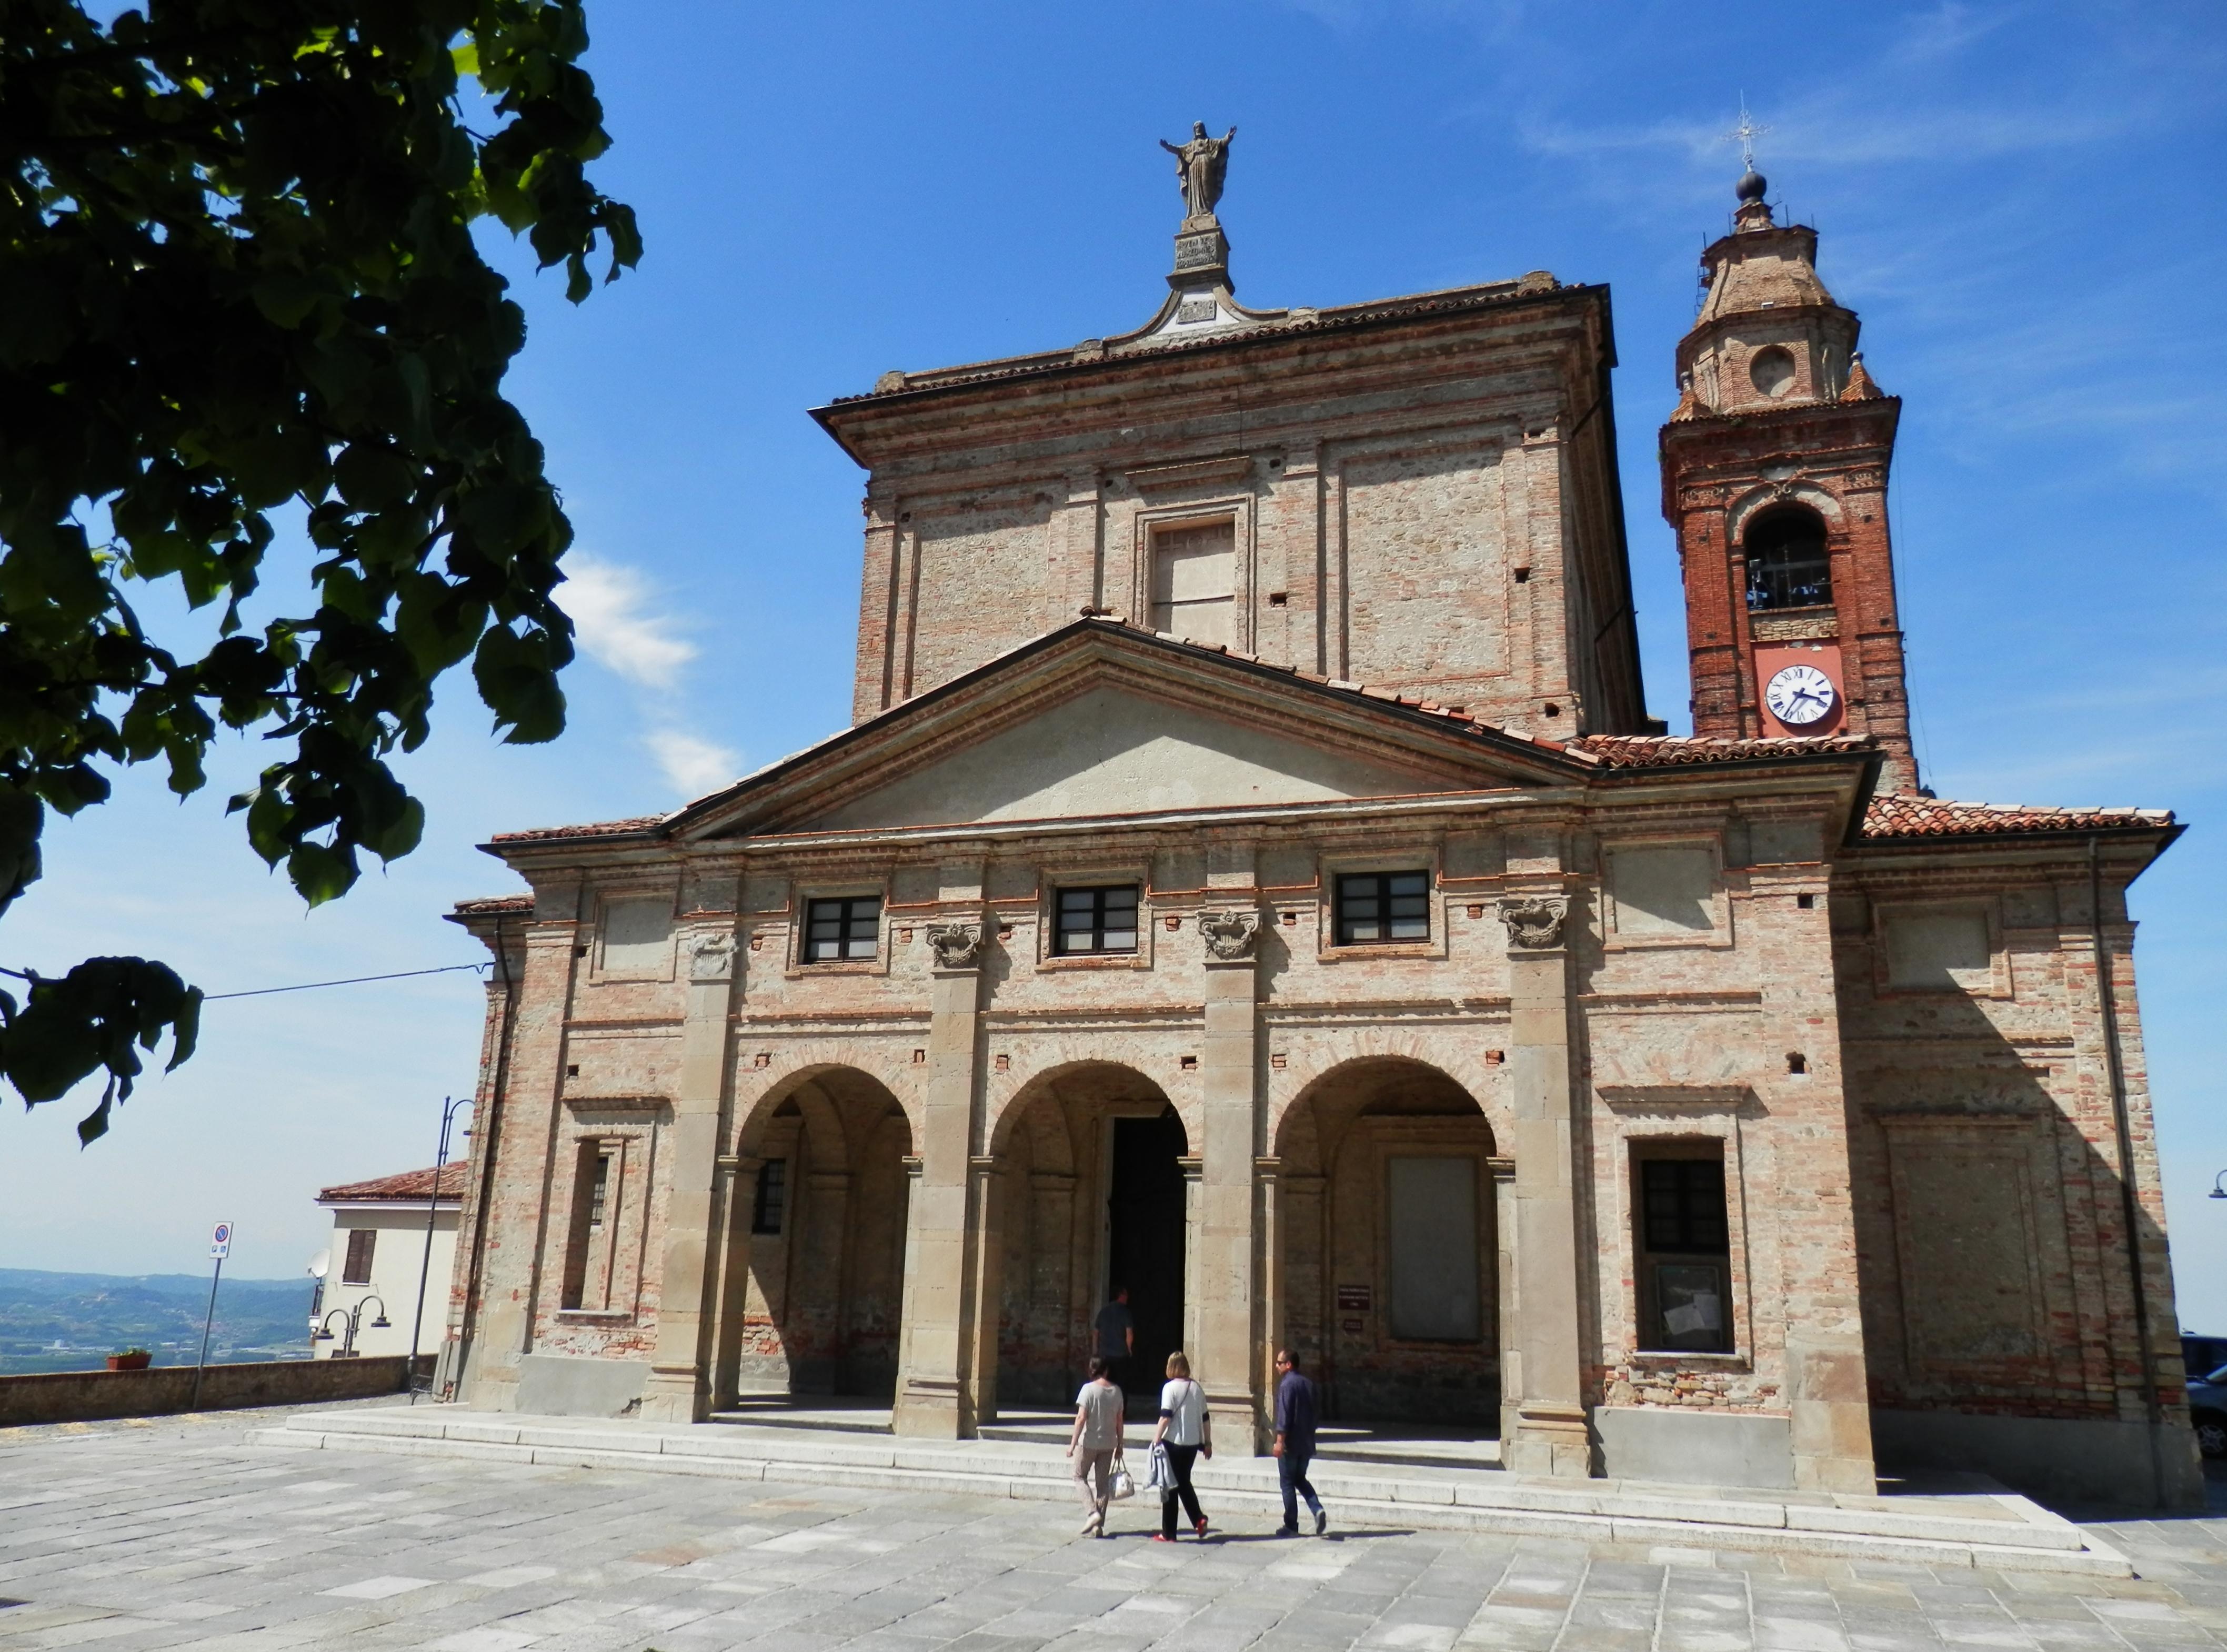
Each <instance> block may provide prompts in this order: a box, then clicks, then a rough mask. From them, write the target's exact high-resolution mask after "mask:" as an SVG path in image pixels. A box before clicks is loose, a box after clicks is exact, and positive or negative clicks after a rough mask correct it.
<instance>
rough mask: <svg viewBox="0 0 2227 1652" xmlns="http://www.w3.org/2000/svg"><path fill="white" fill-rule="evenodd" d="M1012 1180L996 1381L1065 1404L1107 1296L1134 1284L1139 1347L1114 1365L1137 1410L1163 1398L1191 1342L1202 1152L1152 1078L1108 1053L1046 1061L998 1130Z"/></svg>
mask: <svg viewBox="0 0 2227 1652" xmlns="http://www.w3.org/2000/svg"><path fill="white" fill-rule="evenodd" d="M992 1149H993V1151H995V1153H996V1154H997V1156H998V1159H999V1167H1000V1170H1001V1171H1002V1178H1003V1182H1004V1188H1005V1194H1004V1221H1003V1223H1002V1233H1001V1234H1000V1241H1001V1260H1002V1266H1001V1267H1000V1269H999V1277H1000V1280H1001V1289H1000V1291H999V1320H998V1343H997V1360H998V1373H997V1387H996V1394H997V1396H998V1401H999V1405H1000V1406H1048V1407H1060V1406H1066V1405H1068V1404H1069V1402H1070V1401H1071V1400H1072V1399H1073V1397H1074V1394H1075V1387H1076V1385H1077V1384H1078V1383H1080V1382H1081V1381H1082V1376H1083V1371H1084V1367H1085V1365H1086V1363H1087V1362H1088V1360H1089V1357H1090V1355H1091V1353H1092V1352H1093V1347H1092V1331H1093V1327H1094V1322H1095V1319H1096V1317H1097V1313H1098V1311H1099V1309H1100V1308H1101V1306H1102V1305H1103V1304H1105V1303H1106V1302H1107V1300H1108V1298H1110V1296H1111V1294H1112V1292H1114V1290H1116V1289H1119V1288H1120V1287H1123V1286H1126V1287H1127V1289H1128V1291H1129V1293H1130V1304H1129V1305H1130V1312H1131V1315H1132V1317H1133V1319H1134V1320H1135V1323H1136V1353H1135V1355H1134V1356H1133V1358H1131V1359H1130V1360H1128V1361H1127V1362H1126V1363H1125V1364H1124V1366H1123V1367H1121V1368H1119V1369H1118V1370H1117V1375H1118V1376H1119V1379H1120V1382H1121V1385H1122V1387H1124V1388H1126V1390H1127V1391H1128V1394H1129V1400H1130V1406H1131V1409H1132V1410H1133V1411H1141V1410H1143V1409H1146V1408H1149V1407H1150V1406H1152V1405H1153V1404H1154V1403H1156V1401H1157V1396H1158V1392H1159V1379H1160V1375H1161V1373H1162V1371H1163V1370H1164V1369H1165V1364H1166V1361H1167V1356H1168V1355H1169V1354H1170V1353H1171V1352H1172V1351H1173V1350H1174V1349H1177V1348H1181V1347H1183V1346H1184V1339H1185V1336H1186V1329H1185V1327H1186V1313H1187V1311H1188V1307H1189V1300H1190V1291H1189V1288H1188V1284H1187V1279H1186V1274H1187V1263H1188V1260H1189V1259H1188V1251H1187V1240H1188V1229H1189V1227H1190V1190H1191V1188H1192V1187H1193V1186H1194V1185H1195V1182H1196V1177H1195V1176H1194V1174H1193V1172H1194V1170H1195V1169H1196V1161H1195V1160H1193V1159H1192V1158H1190V1137H1189V1134H1188V1132H1186V1131H1185V1130H1184V1125H1183V1121H1182V1119H1180V1118H1178V1117H1177V1113H1176V1110H1175V1108H1174V1107H1173V1106H1172V1105H1171V1103H1170V1102H1169V1100H1168V1098H1167V1095H1166V1094H1165V1092H1164V1091H1162V1090H1161V1088H1159V1086H1158V1085H1157V1084H1155V1083H1153V1082H1152V1080H1150V1079H1148V1078H1146V1077H1145V1075H1143V1074H1142V1073H1139V1072H1138V1071H1137V1070H1136V1069H1135V1068H1130V1067H1125V1066H1122V1065H1120V1063H1118V1062H1078V1063H1075V1064H1074V1065H1071V1066H1067V1067H1062V1068H1055V1069H1053V1070H1052V1071H1050V1072H1048V1073H1043V1074H1040V1075H1037V1077H1036V1078H1034V1079H1032V1080H1031V1081H1030V1082H1029V1083H1028V1084H1027V1085H1026V1086H1024V1088H1022V1089H1021V1090H1020V1092H1019V1093H1018V1094H1016V1095H1015V1096H1014V1098H1013V1100H1012V1101H1011V1104H1009V1105H1008V1106H1007V1107H1006V1108H1005V1111H1004V1113H1003V1115H1002V1118H1001V1119H1000V1124H999V1132H998V1139H996V1140H995V1141H994V1142H993V1143H992Z"/></svg>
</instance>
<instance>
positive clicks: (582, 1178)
mask: <svg viewBox="0 0 2227 1652" xmlns="http://www.w3.org/2000/svg"><path fill="white" fill-rule="evenodd" d="M618 1158H619V1144H617V1143H616V1142H609V1141H584V1142H582V1143H581V1144H580V1145H579V1157H578V1158H577V1160H576V1161H575V1162H574V1166H573V1173H572V1174H573V1181H572V1221H571V1232H570V1233H569V1234H568V1235H567V1242H566V1244H565V1281H564V1289H563V1293H562V1294H561V1295H560V1296H559V1297H558V1299H557V1304H558V1307H560V1308H575V1309H578V1308H586V1309H601V1308H603V1307H605V1306H607V1305H608V1304H609V1298H610V1272H611V1246H610V1240H611V1231H610V1230H611V1223H612V1221H613V1220H614V1219H615V1218H616V1215H617V1211H616V1207H615V1204H614V1200H615V1198H616V1194H617V1192H618V1177H619V1170H618Z"/></svg>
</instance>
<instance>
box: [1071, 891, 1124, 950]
mask: <svg viewBox="0 0 2227 1652" xmlns="http://www.w3.org/2000/svg"><path fill="white" fill-rule="evenodd" d="M1052 947H1053V950H1054V951H1056V952H1057V953H1059V954H1062V955H1066V954H1075V953H1123V952H1134V951H1136V950H1137V886H1136V885H1135V884H1134V883H1115V884H1109V885H1107V887H1105V888H1102V889H1063V890H1060V892H1059V912H1058V921H1057V924H1056V927H1055V928H1054V929H1053V932H1052Z"/></svg>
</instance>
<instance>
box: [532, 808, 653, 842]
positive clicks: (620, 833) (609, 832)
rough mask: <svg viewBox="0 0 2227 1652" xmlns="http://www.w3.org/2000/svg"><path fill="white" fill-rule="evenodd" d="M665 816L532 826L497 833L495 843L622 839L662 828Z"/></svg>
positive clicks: (638, 816) (646, 815)
mask: <svg viewBox="0 0 2227 1652" xmlns="http://www.w3.org/2000/svg"><path fill="white" fill-rule="evenodd" d="M666 820H667V816H665V815H662V814H637V815H635V816H634V817H633V818H632V819H631V820H597V821H595V822H592V823H591V824H590V825H587V826H533V827H530V828H528V829H527V830H526V831H524V832H496V833H495V837H494V838H493V839H492V841H493V842H495V843H539V842H540V841H542V840H543V839H547V838H624V837H630V836H632V835H633V834H634V833H635V832H648V831H651V830H653V829H654V828H655V827H657V826H662V825H663V824H664V823H665V821H666Z"/></svg>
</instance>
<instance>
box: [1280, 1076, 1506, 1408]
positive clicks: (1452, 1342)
mask: <svg viewBox="0 0 2227 1652" xmlns="http://www.w3.org/2000/svg"><path fill="white" fill-rule="evenodd" d="M1276 1151H1277V1156H1278V1158H1279V1164H1280V1167H1281V1168H1280V1171H1279V1180H1280V1184H1281V1188H1282V1190H1283V1195H1284V1197H1285V1199H1286V1209H1287V1210H1288V1216H1287V1218H1286V1221H1284V1222H1283V1223H1282V1224H1281V1226H1282V1229H1283V1242H1282V1250H1283V1257H1282V1261H1283V1282H1284V1294H1285V1307H1284V1336H1285V1338H1286V1340H1287V1341H1288V1342H1289V1343H1292V1344H1293V1345H1295V1346H1296V1347H1298V1348H1299V1349H1302V1350H1303V1351H1304V1352H1303V1357H1305V1356H1307V1355H1311V1357H1312V1359H1313V1362H1314V1375H1315V1377H1316V1379H1317V1381H1318V1382H1319V1383H1320V1384H1321V1385H1322V1387H1324V1391H1325V1392H1324V1401H1325V1408H1326V1409H1327V1410H1328V1412H1329V1413H1330V1415H1331V1416H1333V1417H1336V1418H1338V1419H1342V1420H1345V1421H1355V1422H1358V1421H1388V1422H1390V1421H1396V1422H1412V1423H1433V1424H1443V1425H1454V1426H1466V1427H1473V1428H1476V1429H1477V1430H1478V1431H1480V1432H1483V1433H1486V1434H1490V1433H1496V1432H1498V1429H1499V1413H1500V1354H1499V1349H1500V1330H1499V1294H1500V1293H1499V1291H1498V1289H1497V1281H1496V1274H1497V1272H1498V1269H1497V1266H1496V1258H1497V1252H1498V1245H1497V1241H1496V1224H1495V1221H1494V1215H1495V1212H1494V1208H1493V1200H1494V1189H1495V1182H1494V1167H1493V1161H1494V1153H1495V1143H1494V1139H1493V1133H1492V1126H1491V1125H1490V1123H1489V1122H1488V1121H1487V1119H1486V1118H1485V1115H1484V1110H1483V1109H1482V1108H1481V1107H1479V1106H1478V1104H1477V1099H1476V1098H1475V1097H1474V1096H1472V1095H1471V1094H1470V1093H1469V1092H1468V1091H1467V1090H1466V1089H1464V1088H1462V1086H1461V1085H1460V1084H1458V1083H1457V1082H1456V1081H1454V1080H1453V1079H1452V1078H1451V1077H1449V1076H1448V1075H1446V1074H1445V1073H1444V1072H1442V1071H1440V1070H1439V1068H1436V1067H1433V1066H1432V1065H1430V1064H1429V1063H1427V1062H1422V1061H1417V1060H1413V1059H1412V1058H1409V1057H1406V1056H1366V1057H1362V1058H1360V1059H1357V1060H1354V1061H1349V1062H1343V1063H1342V1064H1340V1065H1338V1066H1337V1067H1334V1068H1330V1070H1329V1071H1328V1072H1326V1073H1324V1074H1323V1075H1320V1076H1319V1077H1318V1078H1317V1079H1315V1080H1314V1081H1312V1082H1311V1083H1310V1084H1309V1085H1308V1086H1307V1087H1306V1088H1305V1089H1304V1090H1303V1091H1301V1092H1300V1093H1299V1095H1298V1096H1297V1097H1296V1098H1294V1100H1292V1105H1291V1106H1290V1107H1288V1108H1287V1109H1286V1112H1285V1113H1284V1116H1283V1119H1282V1120H1281V1122H1280V1124H1279V1127H1278V1131H1277V1137H1276Z"/></svg>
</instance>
